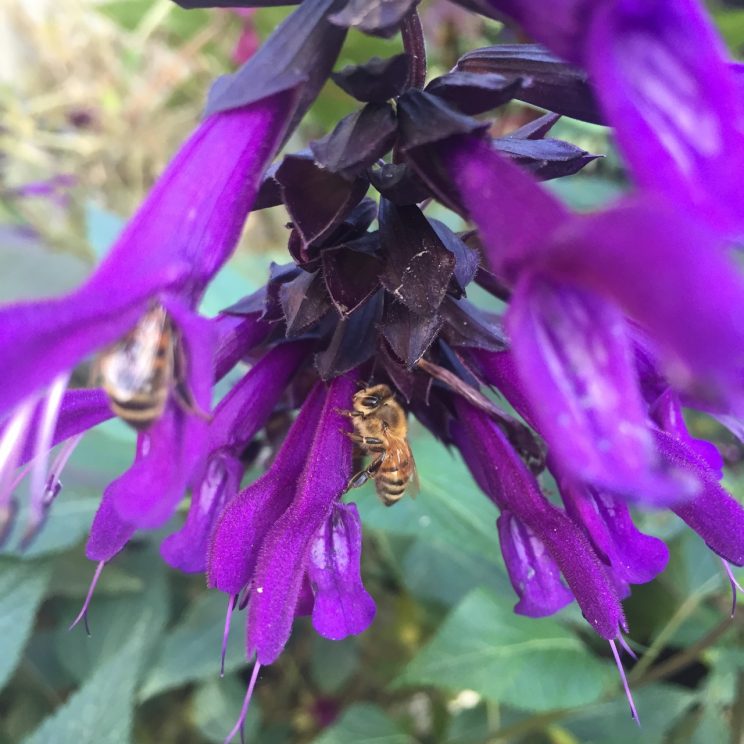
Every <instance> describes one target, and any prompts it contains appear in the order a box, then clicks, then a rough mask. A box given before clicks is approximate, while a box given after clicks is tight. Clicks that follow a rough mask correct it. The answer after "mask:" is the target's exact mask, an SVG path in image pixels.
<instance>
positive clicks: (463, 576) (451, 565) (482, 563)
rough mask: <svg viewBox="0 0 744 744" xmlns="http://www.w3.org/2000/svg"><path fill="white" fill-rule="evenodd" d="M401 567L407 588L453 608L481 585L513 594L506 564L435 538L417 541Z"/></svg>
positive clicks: (425, 597)
mask: <svg viewBox="0 0 744 744" xmlns="http://www.w3.org/2000/svg"><path fill="white" fill-rule="evenodd" d="M402 568H403V578H404V580H405V583H406V586H407V587H408V588H409V589H410V590H411V591H412V592H413V593H414V594H415V595H416V596H417V597H420V598H421V599H429V600H435V601H437V602H442V603H443V604H447V605H454V604H456V603H457V602H459V601H460V600H461V599H462V598H463V597H464V596H465V595H466V594H467V593H468V592H469V591H470V590H471V589H475V588H476V587H479V586H481V587H484V588H486V589H489V590H491V591H493V592H494V594H506V595H507V596H510V595H512V594H513V590H512V587H511V584H510V583H509V580H508V578H507V576H506V573H505V571H504V568H503V565H501V564H500V563H497V562H496V561H495V560H493V559H491V558H487V557H485V556H483V555H482V554H481V555H477V554H476V553H473V552H471V551H470V550H468V549H467V548H465V547H464V546H456V545H452V544H450V543H446V542H442V541H439V540H436V539H435V540H424V539H421V540H417V541H416V542H415V543H414V544H413V545H412V546H411V548H410V549H409V550H408V552H407V553H406V556H405V558H404V560H403V566H402ZM515 601H516V598H515Z"/></svg>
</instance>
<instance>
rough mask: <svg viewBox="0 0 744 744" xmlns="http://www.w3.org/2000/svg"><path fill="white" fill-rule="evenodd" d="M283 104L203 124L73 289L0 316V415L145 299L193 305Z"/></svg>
mask: <svg viewBox="0 0 744 744" xmlns="http://www.w3.org/2000/svg"><path fill="white" fill-rule="evenodd" d="M292 101H293V93H292V92H291V91H289V92H284V93H278V94H276V95H274V96H271V97H269V98H266V99H264V100H262V101H259V102H257V103H254V104H250V105H248V106H245V107H243V108H242V109H235V110H232V111H227V112H223V113H219V114H214V115H212V116H210V117H209V118H207V119H205V120H204V121H203V122H202V124H201V125H200V126H199V127H198V128H197V129H196V131H195V132H194V133H193V134H192V135H191V137H190V138H189V139H188V140H187V141H186V143H185V144H184V145H183V146H182V148H181V150H180V151H179V152H178V153H177V155H176V156H175V158H174V159H173V160H172V161H171V163H170V165H169V166H168V168H167V169H166V170H165V172H164V173H163V175H162V176H161V177H160V178H159V179H158V181H157V183H156V184H155V186H154V187H153V188H152V190H151V192H150V194H149V195H148V197H147V199H146V200H145V202H144V203H143V204H142V206H141V207H140V208H139V210H138V211H137V213H136V214H135V216H134V217H133V218H132V220H130V222H129V223H128V225H127V227H126V228H125V229H124V232H123V233H122V234H121V236H120V237H119V238H118V240H117V241H116V243H115V244H114V246H113V247H112V249H111V250H110V252H109V254H108V255H107V256H106V259H105V260H104V261H103V263H102V264H101V265H100V266H99V267H98V268H97V269H96V271H95V272H94V273H93V274H92V275H91V277H90V278H89V279H88V280H87V281H86V282H85V283H84V284H83V285H82V286H81V287H80V288H79V289H77V290H75V291H74V292H72V293H71V294H69V295H67V296H66V297H63V298H57V299H51V300H44V301H40V302H31V303H20V304H15V305H10V306H6V307H4V308H2V309H0V342H1V343H0V349H1V351H0V363H3V362H4V363H5V366H6V367H7V370H8V375H7V378H6V379H5V381H4V385H3V387H2V391H0V415H2V414H7V413H8V412H10V411H11V410H13V409H14V408H15V407H16V406H17V405H18V404H19V403H20V402H21V401H22V400H23V399H24V398H26V397H27V396H28V395H30V394H32V393H34V392H36V391H40V390H43V389H44V388H45V387H46V386H47V385H49V384H50V382H51V381H52V380H53V379H54V378H55V377H56V376H57V375H58V374H60V373H62V372H67V371H69V370H71V369H72V368H73V367H74V366H75V365H76V364H77V363H78V362H79V361H80V360H82V359H84V358H85V357H86V356H87V355H89V354H91V353H92V352H94V351H95V350H96V349H100V348H101V347H102V346H104V345H106V344H109V343H111V342H113V341H116V340H117V339H118V338H120V337H121V336H122V335H124V334H125V333H126V332H127V331H129V330H130V329H131V328H132V327H133V326H134V325H135V323H136V322H137V320H138V319H139V317H140V316H141V315H142V313H143V312H144V311H145V310H146V309H147V306H148V303H149V302H150V300H151V298H155V297H159V296H160V295H165V296H168V295H175V296H178V297H180V298H182V299H183V301H184V302H185V303H186V304H187V305H189V306H190V307H192V308H193V307H194V306H195V304H196V302H197V301H198V300H199V299H200V297H201V295H202V293H203V291H204V288H205V287H206V285H207V283H208V282H209V280H210V279H211V278H212V277H213V276H214V274H215V273H216V272H217V271H218V270H219V268H220V267H221V266H222V265H223V264H224V262H225V261H226V260H227V259H228V258H229V256H230V254H231V253H232V251H233V248H234V247H235V244H236V242H237V239H238V237H239V235H240V230H241V229H242V226H243V222H244V221H245V218H246V216H247V214H248V211H249V210H250V208H251V204H252V202H253V199H254V197H255V194H256V191H257V188H258V184H259V182H260V178H261V175H262V173H263V170H264V168H265V166H266V163H267V162H268V161H269V159H270V158H271V156H272V155H273V153H274V150H275V148H276V145H277V143H278V141H279V140H280V139H281V137H282V135H283V131H284V122H285V121H286V120H287V118H288V116H289V115H290V113H291V108H292ZM3 355H6V356H7V357H8V358H7V359H5V358H3Z"/></svg>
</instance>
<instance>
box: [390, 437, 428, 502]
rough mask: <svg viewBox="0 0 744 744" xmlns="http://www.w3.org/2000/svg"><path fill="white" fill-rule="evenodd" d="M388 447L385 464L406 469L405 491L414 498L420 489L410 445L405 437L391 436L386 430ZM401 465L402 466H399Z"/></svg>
mask: <svg viewBox="0 0 744 744" xmlns="http://www.w3.org/2000/svg"><path fill="white" fill-rule="evenodd" d="M388 442H389V445H390V446H389V447H388V450H387V453H386V457H385V463H386V464H387V465H390V464H394V465H397V466H398V467H399V468H401V469H402V470H404V471H408V473H409V476H408V485H407V487H406V493H407V494H408V495H409V496H411V498H416V494H418V492H419V491H420V490H421V489H420V484H419V477H418V471H417V470H416V461H415V460H414V459H413V452H411V446H410V445H409V444H408V439H407V438H406V437H396V436H391V435H390V432H389V431H388ZM401 466H402V467H401Z"/></svg>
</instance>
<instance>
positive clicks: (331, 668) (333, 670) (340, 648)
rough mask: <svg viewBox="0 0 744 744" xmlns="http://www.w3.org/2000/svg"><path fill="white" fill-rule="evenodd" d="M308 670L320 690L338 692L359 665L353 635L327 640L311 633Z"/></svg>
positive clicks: (329, 692) (327, 692)
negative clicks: (310, 655) (311, 644)
mask: <svg viewBox="0 0 744 744" xmlns="http://www.w3.org/2000/svg"><path fill="white" fill-rule="evenodd" d="M312 639H313V641H312V643H313V655H312V659H311V664H310V670H311V672H312V675H313V680H314V681H315V683H316V684H317V685H318V687H319V688H320V691H321V692H324V693H326V694H332V693H335V692H338V691H339V690H340V689H341V687H342V686H343V685H344V684H345V683H346V682H347V681H348V680H349V678H350V677H352V676H353V674H354V673H355V672H356V671H357V669H358V667H359V647H358V645H357V641H356V639H355V638H354V637H349V638H345V639H344V640H343V641H329V640H328V639H326V638H321V637H320V636H319V635H316V634H314V633H313V636H312Z"/></svg>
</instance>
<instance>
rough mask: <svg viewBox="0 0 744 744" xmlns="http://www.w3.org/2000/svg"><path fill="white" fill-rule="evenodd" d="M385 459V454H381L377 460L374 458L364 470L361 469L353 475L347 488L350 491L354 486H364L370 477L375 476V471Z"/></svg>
mask: <svg viewBox="0 0 744 744" xmlns="http://www.w3.org/2000/svg"><path fill="white" fill-rule="evenodd" d="M384 459H385V455H380V456H379V457H378V458H377V459H376V460H373V461H372V462H371V463H370V464H369V465H368V466H367V467H366V468H364V470H360V471H359V472H358V473H357V474H356V475H354V476H352V477H351V479H350V480H349V484H348V485H347V486H346V490H347V491H349V490H351V489H352V488H359V487H360V486H363V485H364V484H365V483H366V482H367V481H368V480H369V479H370V478H374V476H375V473H376V472H377V471H378V470H379V469H380V465H382V461H383V460H384Z"/></svg>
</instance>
